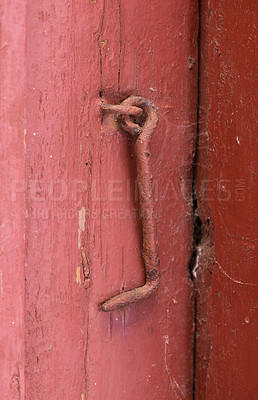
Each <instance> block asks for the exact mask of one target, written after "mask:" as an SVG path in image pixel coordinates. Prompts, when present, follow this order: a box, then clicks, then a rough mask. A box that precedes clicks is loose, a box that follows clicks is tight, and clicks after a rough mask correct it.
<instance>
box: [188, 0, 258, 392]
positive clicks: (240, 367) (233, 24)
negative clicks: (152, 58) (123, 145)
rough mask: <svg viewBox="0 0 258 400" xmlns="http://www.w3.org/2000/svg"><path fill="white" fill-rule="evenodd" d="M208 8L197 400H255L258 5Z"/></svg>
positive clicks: (200, 189)
mask: <svg viewBox="0 0 258 400" xmlns="http://www.w3.org/2000/svg"><path fill="white" fill-rule="evenodd" d="M201 3H202V4H203V8H202V13H201V16H202V17H201V27H202V31H201V57H202V58H201V87H200V88H201V92H200V93H201V97H200V100H201V102H200V103H201V104H200V106H201V108H200V111H201V117H200V121H201V124H200V139H201V140H200V143H199V145H200V150H199V158H198V160H197V162H198V175H199V176H198V179H197V181H198V198H199V212H200V215H201V219H202V222H203V227H204V237H203V242H202V243H201V246H200V263H199V269H198V270H197V271H196V274H197V288H198V289H199V291H200V292H199V295H200V296H199V300H200V303H199V307H198V311H197V321H198V323H199V325H198V336H197V338H198V339H197V357H196V368H197V369H196V397H197V398H198V399H211V400H213V399H214V400H215V399H221V398H224V399H255V398H257V394H258V387H257V377H256V364H257V345H256V336H257V335H256V333H257V310H256V307H257V295H258V282H257V270H256V262H255V261H256V258H257V247H256V245H257V243H256V242H257V223H256V218H255V216H256V214H257V200H256V199H257V184H256V181H255V169H257V141H256V120H257V118H256V116H255V109H257V99H256V90H255V87H256V86H257V76H256V65H255V63H254V59H255V35H256V29H255V24H256V15H257V2H256V1H249V2H242V1H240V0H234V1H232V2H231V4H230V6H229V4H226V3H225V2H223V1H218V0H214V1H211V2H210V4H209V8H208V7H206V4H204V3H205V2H201ZM207 82H208V85H207ZM205 147H206V150H205ZM207 156H209V160H208V159H207ZM202 166H203V168H202ZM209 208H210V209H209ZM209 220H210V222H209ZM208 225H209V227H208ZM213 227H214V231H215V236H214V235H213V232H212V230H213ZM210 239H212V241H213V242H214V245H215V249H214V251H215V252H214V253H213V254H212V253H211V250H212V249H211V248H210V247H208V246H207V245H209V244H210V243H209V241H210ZM213 257H215V258H214V265H212V258H213ZM213 269H214V272H213V274H212V271H213ZM211 274H212V275H211ZM205 301H206V305H205Z"/></svg>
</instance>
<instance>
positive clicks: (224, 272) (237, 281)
mask: <svg viewBox="0 0 258 400" xmlns="http://www.w3.org/2000/svg"><path fill="white" fill-rule="evenodd" d="M215 264H217V266H218V267H219V270H220V271H221V272H222V273H223V274H224V275H225V276H226V277H227V278H228V279H230V280H231V281H232V282H234V283H237V284H238V285H247V286H258V284H257V283H251V282H242V281H239V280H237V279H234V278H232V277H231V276H230V275H228V274H227V273H226V271H225V270H224V269H223V267H222V266H221V265H220V264H219V263H218V261H215Z"/></svg>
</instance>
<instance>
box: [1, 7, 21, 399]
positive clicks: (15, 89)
mask: <svg viewBox="0 0 258 400" xmlns="http://www.w3.org/2000/svg"><path fill="white" fill-rule="evenodd" d="M25 20H26V5H25V2H24V1H21V0H14V1H12V2H9V1H5V0H3V1H2V3H1V11H0V23H1V42H0V75H1V82H0V92H1V95H0V97H1V105H0V126H1V143H0V176H1V196H0V210H1V211H0V213H1V214H0V225H1V228H0V254H1V265H0V310H1V311H0V326H1V329H0V364H1V374H0V393H1V394H0V397H1V398H2V399H8V400H9V399H10V400H12V399H21V400H22V399H24V398H25V397H24V395H25V387H24V364H25V358H24V350H25V349H24V339H25V338H24V319H25V318H24V307H25V305H24V300H25V276H24V268H25V157H24V154H25V136H26V124H25V74H26V66H25Z"/></svg>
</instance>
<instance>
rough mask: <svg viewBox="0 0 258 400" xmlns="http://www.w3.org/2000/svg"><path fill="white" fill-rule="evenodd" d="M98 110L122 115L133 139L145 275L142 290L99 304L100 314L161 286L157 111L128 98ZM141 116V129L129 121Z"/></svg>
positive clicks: (142, 99) (120, 295)
mask: <svg viewBox="0 0 258 400" xmlns="http://www.w3.org/2000/svg"><path fill="white" fill-rule="evenodd" d="M101 108H102V110H103V112H111V113H116V114H121V115H123V116H122V119H121V126H122V127H123V129H124V130H125V131H127V132H129V133H130V134H131V135H134V136H136V143H135V147H136V163H137V182H138V189H139V198H140V214H141V221H142V233H143V260H144V265H145V275H146V282H145V285H144V286H141V287H138V288H136V289H132V290H128V291H126V292H122V293H120V294H118V295H116V296H114V297H111V298H110V299H109V300H106V301H105V302H104V303H102V304H101V309H102V310H103V311H113V310H119V309H120V308H123V307H125V306H127V305H130V304H132V303H136V302H138V301H141V300H145V299H147V298H148V297H150V296H151V295H152V294H153V293H154V292H156V290H157V289H158V287H159V283H160V265H159V264H160V263H159V258H158V241H157V233H156V229H157V227H156V218H155V207H154V195H153V185H152V173H151V164H150V155H151V154H150V148H149V144H150V139H151V135H152V133H153V131H154V130H155V128H156V126H157V123H158V115H157V109H156V107H155V106H154V105H153V104H152V103H151V102H150V101H149V100H147V99H144V98H142V97H136V96H130V97H129V98H127V99H126V100H124V101H123V102H122V103H121V104H119V105H109V104H107V103H104V102H103V103H102V105H101ZM143 113H145V114H146V116H147V117H146V121H145V123H144V124H143V126H140V125H139V124H137V123H134V122H133V121H132V120H131V116H135V117H136V116H141V115H142V114H143Z"/></svg>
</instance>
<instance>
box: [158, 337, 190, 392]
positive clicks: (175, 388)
mask: <svg viewBox="0 0 258 400" xmlns="http://www.w3.org/2000/svg"><path fill="white" fill-rule="evenodd" d="M163 340H164V346H165V348H164V362H165V369H166V372H167V375H168V378H169V382H170V387H171V389H172V390H173V392H174V393H175V395H176V398H177V399H180V400H182V399H185V396H184V393H183V392H182V389H181V388H180V386H179V384H178V383H177V381H176V380H175V378H174V377H173V376H172V377H171V374H170V370H169V367H168V364H167V346H168V344H169V336H168V335H164V336H163Z"/></svg>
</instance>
